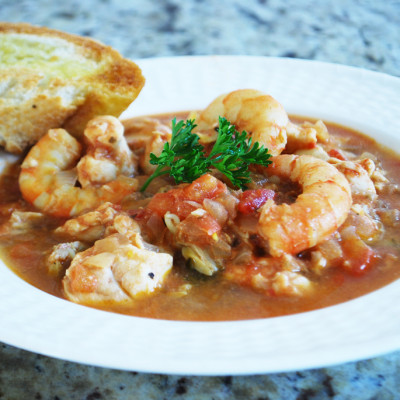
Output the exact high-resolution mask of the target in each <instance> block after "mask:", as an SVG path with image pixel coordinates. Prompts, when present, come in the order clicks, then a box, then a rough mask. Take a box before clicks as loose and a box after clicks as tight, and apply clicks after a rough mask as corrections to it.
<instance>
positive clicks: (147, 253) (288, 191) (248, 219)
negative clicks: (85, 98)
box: [0, 90, 400, 320]
mask: <svg viewBox="0 0 400 400" xmlns="http://www.w3.org/2000/svg"><path fill="white" fill-rule="evenodd" d="M220 116H223V117H225V118H226V119H227V120H229V121H230V122H231V123H232V124H234V126H235V127H236V128H237V129H238V131H242V130H245V131H247V132H249V135H250V136H251V138H252V140H253V142H258V143H260V145H262V146H264V147H265V148H268V150H269V152H270V155H271V156H272V157H271V158H270V161H271V164H270V165H256V164H252V165H250V166H249V174H250V175H249V176H250V182H247V183H246V185H245V187H243V188H239V187H237V186H235V185H232V183H231V181H230V180H229V179H228V178H227V177H226V175H224V174H223V173H221V171H220V170H218V169H216V168H212V169H211V170H210V171H209V172H207V173H204V174H202V175H201V176H199V177H198V178H196V179H194V180H193V181H192V182H184V183H180V184H176V181H175V180H174V179H173V178H172V177H171V176H169V175H168V174H163V175H159V176H157V177H156V178H154V179H153V180H152V181H151V182H150V183H149V184H148V186H147V187H146V190H144V191H141V190H140V189H141V188H143V186H144V185H145V183H146V182H148V179H149V176H151V175H152V174H153V173H154V171H155V170H156V169H157V167H156V165H155V164H152V163H151V162H150V160H151V157H150V154H155V155H156V156H158V157H160V156H161V154H162V151H163V149H164V148H165V143H167V142H170V141H171V137H172V135H173V129H172V126H171V119H172V118H173V117H177V119H178V120H182V121H185V120H191V119H193V120H194V121H195V123H196V124H197V126H196V127H194V130H193V131H194V132H195V134H196V135H197V137H198V138H199V143H200V144H201V145H202V147H203V149H204V152H205V154H209V153H210V152H211V151H212V148H213V145H214V143H215V142H216V140H217V137H218V134H219V132H218V117H220ZM399 165H400V159H399V157H398V156H396V155H395V154H393V153H391V152H390V151H388V150H386V149H384V148H382V147H380V146H378V145H377V144H376V143H375V142H374V141H373V140H371V139H369V138H367V137H365V136H363V135H362V134H360V133H357V132H354V131H352V130H350V129H347V128H344V127H340V126H337V125H334V124H329V123H326V124H324V123H323V122H322V121H305V120H304V119H303V118H295V117H292V118H290V119H289V117H288V116H287V114H286V112H285V110H284V109H283V108H282V106H281V105H280V104H279V103H278V102H277V101H276V100H274V99H272V98H271V97H270V96H267V95H264V94H262V93H260V92H258V91H250V90H243V91H235V92H232V93H230V94H228V95H222V96H220V97H219V98H217V99H216V100H215V101H213V102H212V103H211V104H210V106H208V107H207V108H206V109H205V110H204V111H201V112H192V113H178V114H174V115H162V116H150V117H142V118H135V119H132V120H128V121H124V123H123V124H121V123H120V122H119V121H118V120H117V119H115V118H113V117H97V118H95V119H94V120H92V121H91V122H90V123H89V124H88V126H87V128H86V130H85V142H80V141H78V140H77V139H75V138H74V137H72V136H70V135H69V134H68V132H66V131H65V130H62V129H59V130H52V131H49V133H48V134H47V135H46V136H44V137H43V138H42V139H41V140H40V141H39V142H38V143H37V144H36V145H34V146H33V148H32V149H31V150H30V152H29V153H28V154H27V155H26V157H25V158H24V159H23V160H21V165H15V166H13V167H11V168H10V169H9V170H8V171H7V173H6V174H4V175H3V177H2V182H1V185H0V191H1V197H0V198H1V222H2V225H1V228H0V234H1V236H0V240H1V244H2V255H3V258H4V259H5V260H6V263H7V264H8V265H10V266H11V267H12V269H13V270H14V271H16V272H17V274H18V275H20V276H22V277H23V278H24V279H26V280H27V281H28V282H30V283H32V284H33V285H35V286H37V287H39V288H41V289H43V290H45V291H47V292H49V293H51V294H54V295H57V296H60V297H64V298H67V299H69V300H71V301H74V302H77V303H80V304H85V305H89V306H93V307H98V308H102V309H107V310H112V311H116V312H121V313H127V314H131V315H136V316H146V317H151V318H163V319H178V320H238V319H248V318H264V317H270V316H276V315H287V314H292V313H297V312H302V311H307V310H312V309H316V308H321V307H325V306H328V305H332V304H336V303H340V302H343V301H346V300H348V299H351V298H354V297H357V296H360V295H362V294H365V293H368V292H370V291H372V290H375V289H377V288H379V287H382V286H383V285H385V284H387V283H389V282H391V281H393V280H395V279H397V278H398V277H399V275H400V271H399V269H400V268H399V249H398V241H399V237H398V233H397V230H398V229H397V227H398V224H399V220H400V216H399V214H400V211H399V206H400V194H399V186H398V178H397V176H396V168H398V167H399Z"/></svg>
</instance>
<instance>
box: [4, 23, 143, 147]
mask: <svg viewBox="0 0 400 400" xmlns="http://www.w3.org/2000/svg"><path fill="white" fill-rule="evenodd" d="M143 85H144V78H143V76H142V73H141V70H140V68H139V67H138V66H137V65H136V64H135V63H134V62H132V61H129V60H127V59H124V58H123V57H122V56H121V55H120V54H119V53H118V52H117V51H115V50H113V49H112V48H111V47H108V46H105V45H103V44H101V43H99V42H97V41H94V40H92V39H88V38H83V37H80V36H76V35H71V34H67V33H63V32H59V31H55V30H52V29H47V28H42V27H37V26H32V25H29V24H13V23H0V145H1V146H4V147H5V149H6V150H8V151H10V152H13V153H21V152H22V151H23V150H24V149H25V148H26V147H28V146H29V145H31V144H33V143H35V142H36V141H37V140H38V139H39V138H40V137H41V136H43V135H44V134H45V133H46V132H47V131H48V130H49V129H51V128H59V127H63V128H65V129H67V130H68V132H70V133H71V134H73V135H75V136H78V137H79V136H80V135H81V134H82V132H83V129H84V127H85V125H86V123H87V122H88V121H89V120H90V119H91V118H93V117H94V116H96V115H105V114H107V115H113V116H116V117H118V116H119V115H120V114H121V113H122V111H124V110H125V109H126V108H127V107H128V106H129V104H130V103H131V102H132V101H133V100H134V99H135V98H136V97H137V95H138V94H139V92H140V90H141V89H142V87H143Z"/></svg>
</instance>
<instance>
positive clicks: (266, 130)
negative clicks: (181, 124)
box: [196, 89, 289, 156]
mask: <svg viewBox="0 0 400 400" xmlns="http://www.w3.org/2000/svg"><path fill="white" fill-rule="evenodd" d="M219 116H221V117H225V118H226V119H227V120H228V121H229V122H231V123H232V124H234V125H235V126H236V127H237V129H239V130H246V131H247V132H248V133H249V134H250V135H251V137H252V140H253V142H254V141H257V142H259V143H260V144H261V145H264V147H266V148H268V150H269V153H271V154H272V155H274V156H276V155H278V154H280V153H281V152H282V150H283V149H284V148H285V145H286V141H287V133H286V127H287V125H288V123H289V117H288V115H287V113H286V111H285V110H284V108H283V107H282V105H281V104H280V103H278V102H277V101H276V100H275V99H274V98H272V97H271V96H269V95H267V94H264V93H262V92H260V91H258V90H253V89H242V90H236V91H233V92H230V93H228V94H223V95H221V96H219V97H217V98H216V99H215V100H214V101H213V102H212V103H211V104H210V105H209V106H208V107H207V108H206V109H205V110H204V111H202V112H201V113H200V115H199V117H198V118H197V119H196V124H197V131H199V132H200V133H202V132H204V133H203V135H199V136H200V137H201V138H202V139H203V140H204V141H209V140H210V138H208V139H207V132H210V131H211V132H213V133H212V135H214V134H215V131H214V127H215V125H216V124H217V123H218V117H219Z"/></svg>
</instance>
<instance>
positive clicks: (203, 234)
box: [177, 213, 221, 246]
mask: <svg viewBox="0 0 400 400" xmlns="http://www.w3.org/2000/svg"><path fill="white" fill-rule="evenodd" d="M220 231H221V226H220V225H219V224H218V222H217V221H216V220H215V218H213V217H212V216H211V215H210V214H208V213H206V214H204V215H202V216H201V217H198V216H195V215H193V214H190V215H189V216H188V217H187V218H185V219H184V220H183V221H182V222H181V223H180V224H179V228H178V235H177V236H178V241H182V242H185V243H193V244H196V245H198V246H202V245H206V244H209V243H212V242H213V241H215V234H218V233H219V232H220Z"/></svg>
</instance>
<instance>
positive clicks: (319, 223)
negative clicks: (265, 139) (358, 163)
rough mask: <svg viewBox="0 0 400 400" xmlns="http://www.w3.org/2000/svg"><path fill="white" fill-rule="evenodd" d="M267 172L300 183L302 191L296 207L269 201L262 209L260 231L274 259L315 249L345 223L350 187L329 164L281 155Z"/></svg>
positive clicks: (294, 204)
mask: <svg viewBox="0 0 400 400" xmlns="http://www.w3.org/2000/svg"><path fill="white" fill-rule="evenodd" d="M267 172H268V174H269V175H276V176H278V177H279V178H281V177H282V178H286V179H287V178H288V179H290V180H292V181H293V182H297V183H298V184H300V186H301V188H302V190H303V192H302V194H300V195H299V196H298V197H297V199H296V201H295V202H294V203H293V204H280V205H277V204H275V203H274V201H273V200H272V199H270V200H268V201H267V202H266V203H265V204H264V205H263V206H262V208H261V215H260V218H259V222H258V227H257V228H258V232H259V234H260V235H261V237H262V238H264V239H265V240H266V241H267V245H268V249H269V253H270V254H271V256H273V257H280V256H282V255H283V254H285V253H288V254H297V253H299V252H300V251H303V250H305V249H308V248H310V247H313V246H315V245H316V244H318V243H320V242H321V241H322V240H324V239H325V238H327V237H328V236H330V235H331V234H332V233H333V232H334V231H335V230H336V229H337V228H338V227H339V226H340V225H341V224H342V223H343V222H344V221H345V219H346V217H347V215H348V213H349V210H350V207H351V205H352V197H351V190H350V185H349V183H348V181H347V180H346V178H345V177H344V176H343V175H342V174H341V173H340V172H339V171H338V170H337V169H336V168H335V167H333V166H332V165H330V164H329V163H327V162H326V161H323V160H320V159H317V158H314V157H311V156H306V155H302V156H297V155H292V154H286V155H280V156H278V157H275V158H274V160H273V164H271V165H270V166H269V167H268V169H267Z"/></svg>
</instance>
